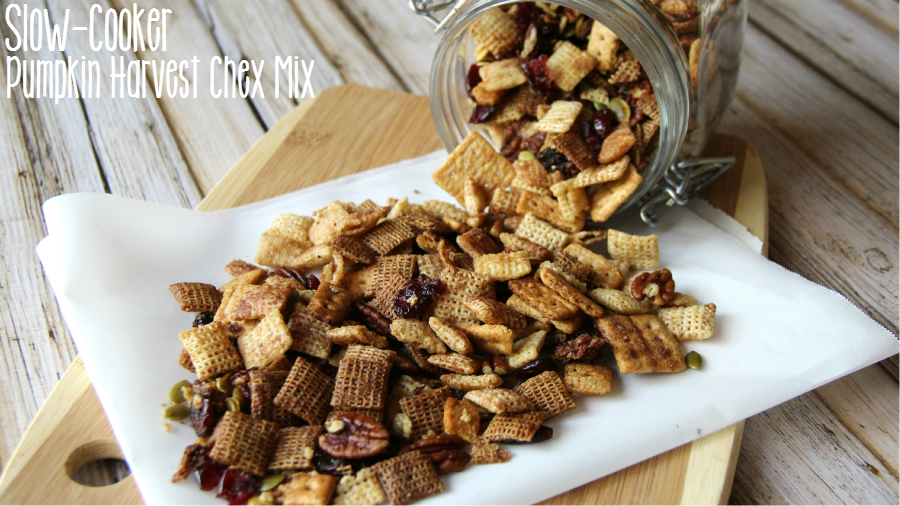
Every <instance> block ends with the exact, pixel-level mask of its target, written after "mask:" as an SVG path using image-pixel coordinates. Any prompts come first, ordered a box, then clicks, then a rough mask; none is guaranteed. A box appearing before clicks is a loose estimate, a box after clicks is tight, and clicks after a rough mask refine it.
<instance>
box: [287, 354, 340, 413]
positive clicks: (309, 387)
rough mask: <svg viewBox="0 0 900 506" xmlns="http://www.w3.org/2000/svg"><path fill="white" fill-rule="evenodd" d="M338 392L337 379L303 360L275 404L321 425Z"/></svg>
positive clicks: (297, 364) (299, 358) (299, 359)
mask: <svg viewBox="0 0 900 506" xmlns="http://www.w3.org/2000/svg"><path fill="white" fill-rule="evenodd" d="M333 391H334V379H332V378H330V377H329V376H327V375H325V373H323V372H322V371H320V370H319V368H318V367H316V366H315V365H313V364H310V363H309V362H307V361H306V360H305V359H303V357H298V358H297V360H296V361H294V366H293V367H292V368H291V373H290V374H289V375H288V377H287V379H286V380H285V382H284V386H283V387H281V390H280V391H279V392H278V395H277V396H275V405H276V406H280V407H282V408H284V409H286V410H288V411H290V412H291V413H293V414H295V415H297V416H299V417H300V418H302V419H304V420H306V421H307V422H308V423H309V424H311V425H317V424H320V423H322V422H323V421H324V420H325V416H326V415H327V414H328V410H329V409H330V406H329V405H328V401H329V399H330V398H331V395H332V392H333Z"/></svg>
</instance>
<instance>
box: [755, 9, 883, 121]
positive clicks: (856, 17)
mask: <svg viewBox="0 0 900 506" xmlns="http://www.w3.org/2000/svg"><path fill="white" fill-rule="evenodd" d="M883 5H885V6H892V7H893V9H892V10H893V12H885V13H882V14H883V15H884V16H885V17H888V18H892V19H894V20H896V19H897V17H898V10H897V4H896V3H894V2H885V3H883ZM885 10H889V9H885ZM750 20H751V22H752V23H753V24H754V25H755V26H757V27H758V28H760V29H762V30H763V31H765V32H766V34H768V35H769V36H770V37H772V38H773V39H775V40H777V41H778V42H780V43H781V44H782V45H784V46H785V47H787V48H789V49H790V51H791V52H792V53H794V54H795V55H798V56H800V57H801V58H803V60H804V61H806V62H808V63H809V64H811V65H813V66H814V67H815V69H816V70H817V71H819V72H821V73H823V74H824V75H826V76H828V78H829V79H832V80H833V81H835V82H836V83H838V84H840V85H841V87H843V88H845V89H846V90H848V91H850V92H851V93H852V94H853V95H854V96H855V97H856V98H858V99H860V100H862V101H863V102H865V103H867V104H869V105H870V106H871V107H872V108H874V109H875V110H877V111H878V112H879V113H881V114H882V115H884V116H885V117H886V118H889V119H891V120H892V121H893V122H894V123H896V122H897V79H898V77H897V76H898V73H900V70H898V47H897V31H896V29H891V28H889V27H882V26H881V25H880V24H874V25H873V23H872V22H871V18H870V17H869V16H867V15H866V14H864V13H861V12H857V11H855V10H854V8H853V7H852V6H850V5H844V4H840V3H837V2H832V3H830V4H829V8H825V9H823V8H821V2H820V1H817V0H794V1H791V2H783V1H778V0H756V1H754V2H750ZM879 28H883V29H879Z"/></svg>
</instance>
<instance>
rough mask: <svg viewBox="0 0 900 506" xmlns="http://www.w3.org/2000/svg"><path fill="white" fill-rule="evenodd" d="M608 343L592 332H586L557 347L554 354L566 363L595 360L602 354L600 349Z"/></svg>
mask: <svg viewBox="0 0 900 506" xmlns="http://www.w3.org/2000/svg"><path fill="white" fill-rule="evenodd" d="M605 343H606V341H605V340H604V339H603V338H602V337H600V336H598V335H596V334H593V333H591V332H585V333H584V334H581V335H580V336H578V337H576V338H575V339H570V340H568V341H566V342H564V343H560V344H557V345H556V348H554V349H553V354H554V355H556V356H557V357H559V358H561V359H563V361H564V362H571V361H573V360H583V361H588V360H593V359H595V358H597V355H599V354H600V348H602V347H603V345H604V344H605Z"/></svg>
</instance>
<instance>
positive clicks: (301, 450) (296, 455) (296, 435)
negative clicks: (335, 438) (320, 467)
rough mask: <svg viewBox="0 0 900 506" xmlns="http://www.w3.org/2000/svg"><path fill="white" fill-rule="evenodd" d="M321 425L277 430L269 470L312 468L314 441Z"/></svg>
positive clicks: (305, 469)
mask: <svg viewBox="0 0 900 506" xmlns="http://www.w3.org/2000/svg"><path fill="white" fill-rule="evenodd" d="M321 432H322V427H320V426H318V425H306V426H304V427H286V428H283V429H281V430H279V431H278V438H277V441H276V444H275V451H274V453H273V454H272V459H271V460H270V461H269V471H308V470H311V469H312V468H313V456H314V454H315V452H316V441H318V439H319V434H320V433H321Z"/></svg>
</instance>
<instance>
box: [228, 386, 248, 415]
mask: <svg viewBox="0 0 900 506" xmlns="http://www.w3.org/2000/svg"><path fill="white" fill-rule="evenodd" d="M230 399H234V400H235V402H237V403H238V406H240V408H241V409H240V410H243V408H244V407H246V406H247V404H248V403H249V402H250V401H249V399H247V396H245V395H244V392H242V391H241V389H240V388H235V389H234V392H232V393H231V397H230ZM240 410H237V411H240Z"/></svg>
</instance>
